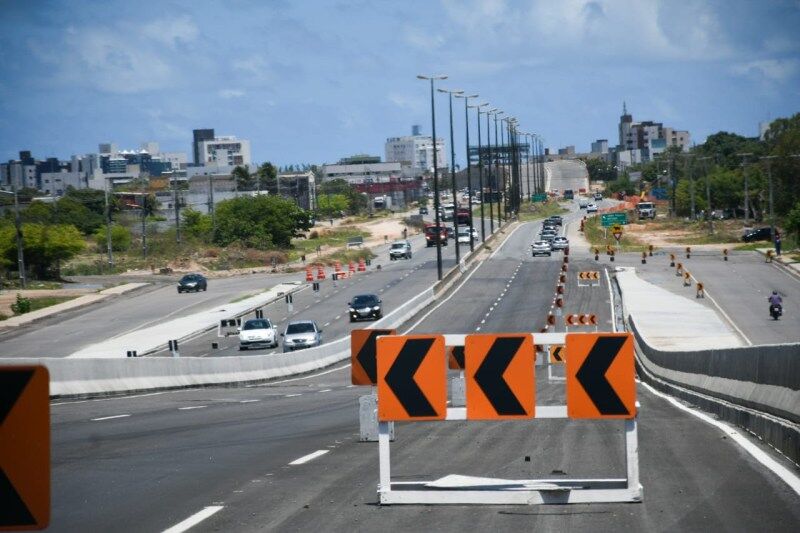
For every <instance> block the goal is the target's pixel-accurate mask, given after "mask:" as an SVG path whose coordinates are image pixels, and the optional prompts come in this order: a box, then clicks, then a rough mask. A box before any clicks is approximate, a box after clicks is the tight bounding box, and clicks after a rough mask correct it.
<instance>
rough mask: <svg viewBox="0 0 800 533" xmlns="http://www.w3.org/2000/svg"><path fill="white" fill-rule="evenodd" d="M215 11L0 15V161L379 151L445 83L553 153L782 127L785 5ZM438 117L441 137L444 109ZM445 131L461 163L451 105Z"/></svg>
mask: <svg viewBox="0 0 800 533" xmlns="http://www.w3.org/2000/svg"><path fill="white" fill-rule="evenodd" d="M153 5H155V4H153ZM159 6H160V4H159ZM226 6H227V7H223V6H220V5H197V4H195V3H189V2H182V1H176V2H170V3H169V4H166V5H164V6H163V8H162V7H159V9H158V10H154V9H153V10H149V9H147V8H146V5H145V8H144V9H142V8H141V7H139V6H136V7H134V6H131V5H128V4H126V3H122V2H108V3H104V4H102V5H95V4H92V3H90V2H75V3H70V4H66V3H60V2H34V3H33V4H31V3H27V4H25V5H22V4H11V3H8V4H7V5H5V7H4V12H5V13H4V14H5V16H6V20H7V22H8V27H9V31H7V32H5V33H4V34H3V35H2V36H0V49H2V50H4V52H3V53H2V54H0V67H2V69H3V71H4V72H5V73H6V76H5V77H4V79H3V80H2V81H0V160H3V161H6V160H8V159H14V158H16V157H17V156H18V152H19V151H20V150H30V151H32V152H33V154H34V155H35V156H36V157H39V158H44V157H50V156H55V157H58V158H61V159H66V158H68V157H69V156H70V155H72V154H85V153H90V152H94V151H95V150H96V147H97V144H98V143H100V142H109V141H110V142H115V143H116V144H117V145H119V146H120V147H136V146H139V144H140V143H141V142H143V141H148V140H153V141H156V142H158V143H159V144H160V145H161V147H162V149H163V150H165V151H183V152H187V153H188V154H189V155H190V156H191V153H192V130H194V129H200V128H214V129H215V130H216V131H217V133H218V134H220V135H236V136H238V137H240V138H244V139H250V140H251V142H252V158H253V160H254V161H257V162H261V161H266V160H269V161H273V162H274V163H276V164H278V165H288V164H298V163H326V162H327V163H331V162H335V161H338V160H339V159H340V158H342V157H346V156H348V155H351V154H355V153H371V154H376V155H383V146H384V143H385V141H386V139H387V138H388V137H394V136H402V135H408V134H409V132H410V129H411V126H412V125H414V124H420V125H422V133H423V134H427V135H430V107H429V106H430V103H429V100H428V96H427V92H426V87H425V85H424V84H423V83H421V82H419V81H418V80H417V79H416V75H417V74H421V73H440V72H441V73H445V74H448V75H449V79H448V80H446V81H443V82H439V85H440V86H441V87H443V88H448V89H464V90H468V91H470V92H477V93H479V94H480V95H481V97H480V101H487V102H490V103H491V104H492V106H493V107H497V108H500V109H503V110H504V111H506V112H507V113H508V114H510V115H513V116H516V117H517V118H518V119H519V121H520V126H521V128H523V129H524V130H525V131H532V132H536V133H539V134H541V135H542V136H543V137H544V138H545V139H546V140H547V143H546V146H547V147H548V148H550V149H551V150H552V151H554V152H555V151H556V150H557V149H558V148H560V147H563V146H568V145H576V146H577V147H578V150H577V151H579V152H584V151H588V147H589V144H590V143H591V142H592V141H594V140H596V139H610V140H612V143H613V140H614V139H615V138H616V136H615V131H616V128H617V123H618V120H619V116H620V114H621V108H622V102H623V100H624V101H626V102H627V105H628V110H629V112H630V113H631V114H633V115H634V116H635V117H636V118H637V119H642V120H654V121H659V122H664V123H669V125H670V126H672V127H674V128H676V129H681V130H688V131H689V132H691V135H692V139H693V140H694V141H696V142H698V143H700V142H703V140H704V139H705V137H706V136H707V135H709V134H711V133H715V132H717V131H731V132H734V133H738V134H741V135H746V136H750V137H755V136H757V135H758V124H759V122H765V121H768V120H771V119H774V118H778V117H782V116H790V115H792V114H793V113H796V112H798V111H800V37H798V35H797V32H796V31H795V30H794V29H795V28H796V27H800V4H798V3H797V2H789V1H786V2H777V1H776V2H768V3H763V4H762V3H760V4H751V3H748V2H733V3H729V2H725V3H722V2H700V3H697V2H693V3H690V4H689V3H686V4H674V3H664V2H590V1H575V2H559V3H553V2H526V3H517V2H514V3H506V2H498V1H485V2H481V1H475V2H467V3H461V2H449V1H444V2H440V3H436V4H434V5H432V6H431V7H430V9H427V6H428V4H427V3H414V2H412V3H409V4H408V6H407V8H406V7H404V8H403V9H402V10H401V9H400V8H397V7H393V6H391V5H388V4H387V5H377V6H373V5H371V4H369V3H364V2H357V1H355V2H344V1H341V2H336V3H333V4H328V3H322V2H314V3H304V4H303V6H302V8H298V7H296V6H292V5H290V4H288V3H282V2H277V3H271V4H269V5H261V4H260V3H256V2H249V1H240V2H233V3H232V4H226ZM414 6H417V8H418V9H414ZM422 7H426V11H425V13H424V15H423V13H422V11H421V8H422ZM98 22H101V23H100V24H98ZM436 112H437V121H438V122H440V123H441V124H442V125H443V127H444V125H446V122H447V120H448V118H449V117H448V108H447V102H446V99H445V98H441V97H438V96H437V108H436ZM453 118H454V122H455V125H456V128H457V129H456V131H457V132H458V133H457V137H461V138H456V142H455V145H456V162H457V163H459V164H461V163H463V161H464V146H463V145H464V143H463V104H462V102H459V105H458V106H457V107H455V108H454V117H453ZM470 120H474V119H473V114H472V113H471V114H470ZM472 128H474V122H473V124H472ZM442 132H444V129H443V130H442V131H439V132H437V133H438V136H439V137H445V142H446V144H447V145H448V146H449V138H447V136H446V135H443V134H442ZM484 133H485V132H484Z"/></svg>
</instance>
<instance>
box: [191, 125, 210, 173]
mask: <svg viewBox="0 0 800 533" xmlns="http://www.w3.org/2000/svg"><path fill="white" fill-rule="evenodd" d="M192 137H193V142H192V153H193V154H194V164H195V165H202V164H203V157H202V154H201V153H200V147H199V143H201V142H203V141H211V140H213V139H214V129H213V128H211V129H202V130H192Z"/></svg>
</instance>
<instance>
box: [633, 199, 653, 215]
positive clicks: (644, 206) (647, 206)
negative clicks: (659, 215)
mask: <svg viewBox="0 0 800 533" xmlns="http://www.w3.org/2000/svg"><path fill="white" fill-rule="evenodd" d="M636 214H637V215H639V218H656V204H654V203H653V202H639V203H638V204H636Z"/></svg>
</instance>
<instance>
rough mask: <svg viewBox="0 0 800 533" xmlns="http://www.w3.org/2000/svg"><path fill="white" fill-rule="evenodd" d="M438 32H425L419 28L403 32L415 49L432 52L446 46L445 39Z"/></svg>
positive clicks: (406, 39) (407, 29)
mask: <svg viewBox="0 0 800 533" xmlns="http://www.w3.org/2000/svg"><path fill="white" fill-rule="evenodd" d="M437 32H438V30H436V31H433V30H423V29H419V28H406V29H405V31H404V32H403V38H404V39H405V41H406V42H407V43H408V44H410V45H411V46H413V47H415V48H419V49H421V50H431V49H435V48H440V47H441V46H443V45H444V44H445V42H446V41H445V38H444V36H443V35H442V34H441V33H437Z"/></svg>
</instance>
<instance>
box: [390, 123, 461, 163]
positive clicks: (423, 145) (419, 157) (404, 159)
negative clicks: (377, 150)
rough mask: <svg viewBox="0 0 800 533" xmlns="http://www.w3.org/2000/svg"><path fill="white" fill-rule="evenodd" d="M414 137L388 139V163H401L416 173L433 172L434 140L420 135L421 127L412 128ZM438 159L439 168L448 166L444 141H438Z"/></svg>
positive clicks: (440, 139)
mask: <svg viewBox="0 0 800 533" xmlns="http://www.w3.org/2000/svg"><path fill="white" fill-rule="evenodd" d="M411 133H412V135H410V136H406V137H390V138H388V139H386V145H385V149H386V162H387V163H400V164H401V165H402V166H404V167H410V168H411V169H412V170H413V171H414V172H416V173H419V174H421V173H424V172H431V171H433V150H434V143H433V139H432V138H431V137H430V136H429V135H420V127H419V126H417V125H414V126H412V127H411ZM436 159H437V163H438V165H439V168H444V167H446V166H447V159H446V158H445V150H444V139H442V138H437V139H436Z"/></svg>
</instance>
